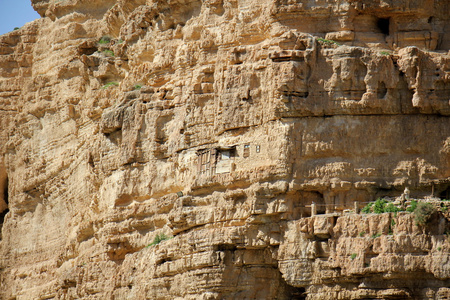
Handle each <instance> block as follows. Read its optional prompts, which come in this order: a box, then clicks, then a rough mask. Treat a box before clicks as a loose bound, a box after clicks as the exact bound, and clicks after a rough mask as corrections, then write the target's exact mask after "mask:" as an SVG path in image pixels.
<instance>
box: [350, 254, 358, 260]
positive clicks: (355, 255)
mask: <svg viewBox="0 0 450 300" xmlns="http://www.w3.org/2000/svg"><path fill="white" fill-rule="evenodd" d="M357 256H358V254H356V253H353V254H352V255H350V258H351V259H352V260H354V259H355V258H356V257H357Z"/></svg>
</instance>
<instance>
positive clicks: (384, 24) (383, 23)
mask: <svg viewBox="0 0 450 300" xmlns="http://www.w3.org/2000/svg"><path fill="white" fill-rule="evenodd" d="M390 22H391V20H390V18H379V19H378V20H377V27H378V29H379V30H380V31H381V32H382V33H383V34H385V35H389V25H390Z"/></svg>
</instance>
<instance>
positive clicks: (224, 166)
mask: <svg viewBox="0 0 450 300" xmlns="http://www.w3.org/2000/svg"><path fill="white" fill-rule="evenodd" d="M235 150H236V148H235V147H226V148H213V149H203V150H200V151H198V152H197V167H198V173H199V174H200V175H204V176H212V175H214V174H223V173H230V172H231V171H232V170H233V159H234V156H235Z"/></svg>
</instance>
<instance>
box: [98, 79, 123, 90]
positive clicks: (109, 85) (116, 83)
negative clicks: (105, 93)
mask: <svg viewBox="0 0 450 300" xmlns="http://www.w3.org/2000/svg"><path fill="white" fill-rule="evenodd" d="M118 85H119V83H118V82H117V81H111V82H108V83H107V84H105V85H104V86H103V87H102V89H104V90H106V89H107V88H109V87H111V86H118Z"/></svg>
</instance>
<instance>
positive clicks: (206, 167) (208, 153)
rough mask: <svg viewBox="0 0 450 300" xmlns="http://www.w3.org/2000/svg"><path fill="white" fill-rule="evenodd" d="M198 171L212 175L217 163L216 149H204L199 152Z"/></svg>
mask: <svg viewBox="0 0 450 300" xmlns="http://www.w3.org/2000/svg"><path fill="white" fill-rule="evenodd" d="M197 155H198V157H197V164H198V173H199V174H200V175H206V176H210V175H212V174H213V168H214V164H215V149H204V150H200V151H198V152H197Z"/></svg>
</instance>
